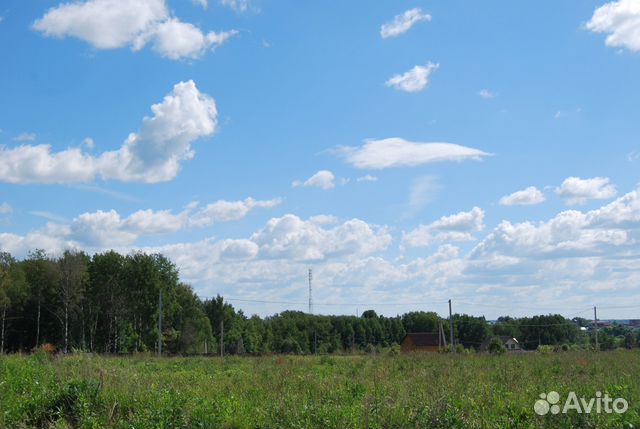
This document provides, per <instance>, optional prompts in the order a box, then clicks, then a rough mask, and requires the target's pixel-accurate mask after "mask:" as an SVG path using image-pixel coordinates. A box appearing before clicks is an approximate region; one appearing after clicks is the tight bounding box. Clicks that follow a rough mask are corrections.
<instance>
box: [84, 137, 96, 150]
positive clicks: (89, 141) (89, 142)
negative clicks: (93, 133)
mask: <svg viewBox="0 0 640 429" xmlns="http://www.w3.org/2000/svg"><path fill="white" fill-rule="evenodd" d="M82 146H84V147H86V148H87V149H93V148H94V147H96V142H95V141H93V139H92V138H91V137H86V138H85V139H84V140H82Z"/></svg>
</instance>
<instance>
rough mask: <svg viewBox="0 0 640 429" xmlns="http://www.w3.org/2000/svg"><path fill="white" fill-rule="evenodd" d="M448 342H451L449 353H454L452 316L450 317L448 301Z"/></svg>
mask: <svg viewBox="0 0 640 429" xmlns="http://www.w3.org/2000/svg"><path fill="white" fill-rule="evenodd" d="M449 340H450V342H451V352H452V353H455V352H456V348H455V347H454V344H453V316H452V315H451V300H449Z"/></svg>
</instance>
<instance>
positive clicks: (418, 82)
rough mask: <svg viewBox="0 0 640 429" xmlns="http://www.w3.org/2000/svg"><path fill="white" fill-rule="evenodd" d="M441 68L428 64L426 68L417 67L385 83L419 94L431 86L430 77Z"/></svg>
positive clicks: (399, 89)
mask: <svg viewBox="0 0 640 429" xmlns="http://www.w3.org/2000/svg"><path fill="white" fill-rule="evenodd" d="M438 67H440V64H434V63H431V62H430V63H428V64H427V65H426V66H419V65H418V66H415V67H414V68H412V69H411V70H409V71H408V72H405V73H402V74H396V75H393V76H392V77H391V78H390V79H389V80H387V81H386V82H385V85H386V86H389V87H392V88H394V89H397V90H398V91H404V92H419V91H422V90H423V89H425V88H426V87H427V85H428V84H429V76H430V75H431V73H433V72H434V71H435V70H437V69H438Z"/></svg>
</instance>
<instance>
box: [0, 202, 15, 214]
mask: <svg viewBox="0 0 640 429" xmlns="http://www.w3.org/2000/svg"><path fill="white" fill-rule="evenodd" d="M11 213H13V207H11V204H9V203H7V202H4V203H2V204H0V215H10V214H11Z"/></svg>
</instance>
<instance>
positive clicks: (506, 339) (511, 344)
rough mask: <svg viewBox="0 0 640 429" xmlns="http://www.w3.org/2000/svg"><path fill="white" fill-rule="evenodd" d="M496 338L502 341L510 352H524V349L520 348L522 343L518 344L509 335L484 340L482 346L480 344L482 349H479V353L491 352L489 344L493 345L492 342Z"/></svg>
mask: <svg viewBox="0 0 640 429" xmlns="http://www.w3.org/2000/svg"><path fill="white" fill-rule="evenodd" d="M494 338H498V339H500V341H502V344H503V345H504V347H505V348H506V349H507V351H509V352H514V351H520V350H522V347H520V343H519V342H518V340H517V339H515V338H513V337H510V336H508V335H500V336H497V337H489V338H487V339H486V340H484V341H483V342H482V344H480V347H479V348H478V351H479V352H486V351H489V344H491V340H493V339H494Z"/></svg>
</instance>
